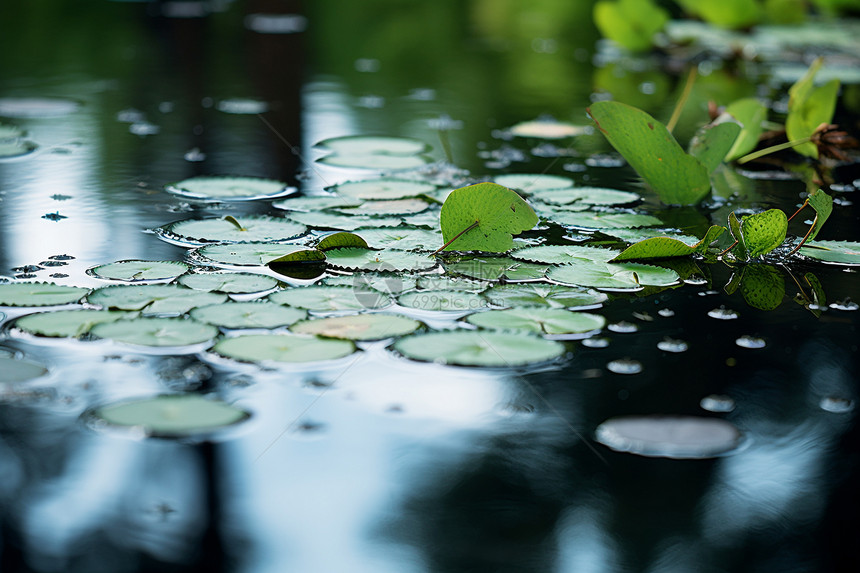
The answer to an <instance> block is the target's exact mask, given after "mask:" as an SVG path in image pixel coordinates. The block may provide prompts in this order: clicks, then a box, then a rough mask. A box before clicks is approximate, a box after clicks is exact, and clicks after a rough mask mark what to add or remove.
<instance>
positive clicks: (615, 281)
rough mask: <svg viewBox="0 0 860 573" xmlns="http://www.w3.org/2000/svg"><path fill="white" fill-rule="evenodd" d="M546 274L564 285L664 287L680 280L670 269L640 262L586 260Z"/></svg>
mask: <svg viewBox="0 0 860 573" xmlns="http://www.w3.org/2000/svg"><path fill="white" fill-rule="evenodd" d="M547 278H549V279H550V280H553V281H556V282H559V283H561V284H565V285H578V286H584V287H592V288H598V289H604V290H638V289H639V288H641V287H643V286H657V287H665V286H671V285H674V284H677V283H678V280H679V277H678V273H676V272H675V271H673V270H671V269H664V268H662V267H655V266H651V265H642V264H638V263H602V262H600V261H583V262H581V263H579V262H578V263H576V264H572V265H562V266H560V267H555V268H552V269H550V271H549V272H548V273H547Z"/></svg>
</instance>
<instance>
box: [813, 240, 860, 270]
mask: <svg viewBox="0 0 860 573" xmlns="http://www.w3.org/2000/svg"><path fill="white" fill-rule="evenodd" d="M800 254H801V255H803V256H805V257H809V258H811V259H815V260H817V261H822V262H825V263H833V264H837V265H848V266H853V265H860V243H858V242H854V241H810V242H808V243H806V244H805V245H804V246H802V247H801V248H800Z"/></svg>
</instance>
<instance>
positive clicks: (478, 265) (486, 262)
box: [445, 257, 549, 281]
mask: <svg viewBox="0 0 860 573" xmlns="http://www.w3.org/2000/svg"><path fill="white" fill-rule="evenodd" d="M445 269H446V270H447V271H448V272H449V273H455V274H459V275H465V276H467V277H472V278H475V279H479V280H482V281H498V280H503V279H504V280H505V281H532V280H540V279H543V278H544V275H546V271H547V269H549V266H547V265H538V264H534V263H525V262H522V261H516V260H514V259H511V258H508V257H475V258H473V259H468V260H463V261H459V262H456V263H448V264H446V265H445Z"/></svg>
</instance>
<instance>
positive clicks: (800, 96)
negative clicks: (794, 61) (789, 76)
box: [785, 58, 840, 158]
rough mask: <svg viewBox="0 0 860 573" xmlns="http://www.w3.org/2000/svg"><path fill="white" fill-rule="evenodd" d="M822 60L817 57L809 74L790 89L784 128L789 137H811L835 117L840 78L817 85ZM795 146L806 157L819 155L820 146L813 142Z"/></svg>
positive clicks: (789, 138) (796, 138)
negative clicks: (816, 80) (822, 125)
mask: <svg viewBox="0 0 860 573" xmlns="http://www.w3.org/2000/svg"><path fill="white" fill-rule="evenodd" d="M822 62H823V60H822V59H821V58H818V59H816V60H815V61H814V62H813V63H812V65H811V66H809V70H808V71H807V72H806V74H805V75H804V76H803V77H802V78H800V79H799V80H797V82H795V83H794V85H793V86H791V88H790V89H789V90H788V93H789V100H788V116H787V117H786V119H785V132H786V135H787V136H788V140H789V141H796V140H799V139H805V138H807V137H810V136H811V135H812V134H813V133H815V130H816V129H818V126H819V125H821V124H822V123H825V124H829V123H830V122H831V121H833V113H834V112H835V111H836V98H837V96H838V94H839V86H840V83H839V80H838V79H832V80H830V81H829V82H827V83H826V84H824V85H822V86H818V87H815V85H814V82H815V75H816V73H817V72H818V70H819V68H821V65H822ZM794 150H795V151H797V152H798V153H800V154H801V155H806V156H807V157H813V158H818V148H817V147H816V146H815V144H814V143H812V142H806V143H803V144H801V145H797V146H795V147H794Z"/></svg>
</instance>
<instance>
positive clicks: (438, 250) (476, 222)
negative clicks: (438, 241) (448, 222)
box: [430, 221, 479, 257]
mask: <svg viewBox="0 0 860 573" xmlns="http://www.w3.org/2000/svg"><path fill="white" fill-rule="evenodd" d="M478 224H479V223H478V221H475V222H474V223H472V224H471V225H469V226H468V227H466V228H465V229H463V230H462V231H460V232H459V233H457V234H456V235H454V238H452V239H451V240H450V241H448V242H447V243H445V244H444V245H442V246H441V247H439V248H438V249H436V250H435V251H433V252H432V253H430V256H431V257H432V256H433V255H435V254H438V253H439V252H440V251H444V250H445V249H447V248H448V247H449V246H450V245H451V243H453V242H454V241H456V240H457V239H459V238H460V237H461V236H463V235H465V234H466V233H467V232H469V231H471V230H472V229H474V228H475V227H477V226H478Z"/></svg>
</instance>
